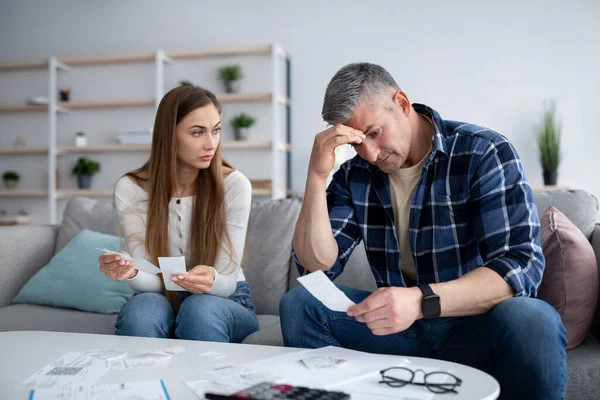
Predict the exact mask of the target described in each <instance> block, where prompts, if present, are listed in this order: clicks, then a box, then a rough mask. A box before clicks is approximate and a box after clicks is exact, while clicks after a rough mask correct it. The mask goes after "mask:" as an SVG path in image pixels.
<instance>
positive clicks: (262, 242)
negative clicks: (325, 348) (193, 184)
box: [0, 191, 600, 399]
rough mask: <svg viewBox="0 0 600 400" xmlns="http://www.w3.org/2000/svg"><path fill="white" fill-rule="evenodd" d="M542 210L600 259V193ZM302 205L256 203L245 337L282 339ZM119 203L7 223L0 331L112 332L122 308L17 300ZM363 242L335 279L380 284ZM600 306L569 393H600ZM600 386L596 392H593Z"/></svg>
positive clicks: (106, 227) (576, 357) (90, 204)
mask: <svg viewBox="0 0 600 400" xmlns="http://www.w3.org/2000/svg"><path fill="white" fill-rule="evenodd" d="M535 197H536V203H537V207H538V210H539V211H540V214H543V213H544V212H545V211H546V210H547V209H548V207H549V206H550V205H553V206H555V207H556V208H558V209H559V210H561V211H562V212H563V213H565V214H566V215H567V217H569V219H571V221H573V223H575V225H577V226H578V227H579V228H580V229H581V230H582V232H583V233H584V234H585V235H586V237H587V238H588V239H590V240H591V243H592V245H593V247H594V250H595V252H596V258H597V259H598V260H600V225H596V224H595V221H596V218H597V215H598V201H597V200H596V198H594V197H593V196H592V195H590V194H589V193H587V192H584V191H557V192H539V193H536V194H535ZM299 211H300V202H299V201H297V200H289V199H287V200H278V201H269V202H264V203H255V204H253V207H252V212H251V216H250V224H249V235H248V236H249V243H248V244H249V255H250V257H249V261H248V265H247V266H245V274H246V276H247V279H248V282H249V285H250V289H251V291H252V296H253V299H254V302H255V304H256V308H257V312H258V314H259V315H258V318H259V325H260V330H259V331H258V332H256V333H254V334H252V335H250V336H249V337H247V338H246V339H245V341H244V343H250V344H266V345H282V338H281V330H280V327H279V317H278V305H279V299H280V298H281V296H283V294H284V293H285V292H286V291H287V290H289V289H290V288H293V287H295V286H297V281H296V277H297V276H298V273H297V271H296V267H295V266H294V264H293V262H292V261H291V243H292V234H293V230H294V224H295V221H296V219H297V217H298V213H299ZM113 221H114V219H113V212H112V205H111V203H110V202H106V201H96V200H91V199H86V198H78V199H73V200H71V201H70V202H69V203H68V205H67V208H66V210H65V214H64V218H63V222H62V223H61V225H60V226H31V227H5V228H0V255H1V258H0V260H1V261H0V269H1V273H0V331H12V330H48V331H66V332H84V333H85V332H87V333H100V334H108V335H110V334H113V324H114V322H115V319H116V315H103V314H94V313H88V312H83V311H78V310H72V309H58V308H51V307H44V306H37V305H30V304H11V299H12V298H13V297H14V296H15V295H16V294H17V293H18V291H19V290H20V288H21V287H22V286H23V285H24V284H25V283H26V282H27V281H28V280H29V278H31V277H32V276H33V275H34V274H35V273H36V272H37V271H38V270H39V269H40V268H41V267H42V266H44V265H45V264H47V263H48V262H49V261H50V259H51V258H52V256H53V255H54V253H55V252H56V251H57V250H58V249H60V248H62V247H63V246H64V245H65V244H66V243H67V242H68V241H69V240H70V238H71V237H73V236H74V235H75V234H76V233H77V232H78V231H79V230H81V229H84V228H87V229H90V230H95V231H99V232H104V233H111V234H114V229H113V226H114V223H113ZM367 265H368V264H367V261H366V256H365V252H364V248H363V247H362V246H359V247H358V248H357V249H356V250H355V252H354V253H353V255H352V257H351V259H350V261H349V263H348V265H347V267H346V270H345V272H344V273H343V274H342V275H341V276H340V277H339V278H338V279H337V280H336V283H338V284H343V285H348V286H354V287H358V288H361V289H366V290H373V289H374V288H375V284H374V281H373V277H372V275H371V272H370V270H369V268H368V267H367ZM599 311H600V307H599V309H597V310H596V319H595V325H594V327H593V329H592V332H593V333H590V334H589V335H588V338H587V339H586V340H585V342H584V343H583V344H582V345H581V346H579V347H577V348H575V349H573V350H570V351H569V352H568V365H569V389H568V398H569V399H597V398H598V393H600V342H599V341H598V338H600V312H599ZM594 393H595V394H594Z"/></svg>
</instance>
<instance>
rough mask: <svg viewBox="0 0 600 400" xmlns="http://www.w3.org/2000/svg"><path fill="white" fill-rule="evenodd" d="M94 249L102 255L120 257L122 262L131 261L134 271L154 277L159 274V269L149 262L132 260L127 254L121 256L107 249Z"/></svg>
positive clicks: (140, 259) (137, 259)
mask: <svg viewBox="0 0 600 400" xmlns="http://www.w3.org/2000/svg"><path fill="white" fill-rule="evenodd" d="M94 249H96V250H100V251H102V252H104V253H109V254H118V255H119V256H121V258H122V259H123V260H126V261H131V262H132V263H133V267H134V268H135V269H137V270H140V271H143V272H146V273H148V274H152V275H156V274H160V272H161V271H160V268H158V267H157V266H156V265H154V264H152V263H151V262H150V261H148V260H144V259H143V258H133V257H131V256H128V255H127V254H122V253H119V252H117V251H112V250H108V249H100V248H98V247H94Z"/></svg>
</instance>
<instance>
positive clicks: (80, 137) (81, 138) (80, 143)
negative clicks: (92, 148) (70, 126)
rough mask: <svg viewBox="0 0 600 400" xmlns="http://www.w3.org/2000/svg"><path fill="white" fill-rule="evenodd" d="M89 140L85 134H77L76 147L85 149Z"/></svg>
mask: <svg viewBox="0 0 600 400" xmlns="http://www.w3.org/2000/svg"><path fill="white" fill-rule="evenodd" d="M87 143H88V140H87V136H85V133H83V132H77V134H75V147H85V146H87Z"/></svg>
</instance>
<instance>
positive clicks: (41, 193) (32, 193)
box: [0, 189, 48, 197]
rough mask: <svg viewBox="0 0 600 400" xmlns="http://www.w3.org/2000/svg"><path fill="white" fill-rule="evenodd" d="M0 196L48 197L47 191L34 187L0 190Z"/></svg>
mask: <svg viewBox="0 0 600 400" xmlns="http://www.w3.org/2000/svg"><path fill="white" fill-rule="evenodd" d="M0 197H48V192H47V191H45V190H36V189H13V190H0Z"/></svg>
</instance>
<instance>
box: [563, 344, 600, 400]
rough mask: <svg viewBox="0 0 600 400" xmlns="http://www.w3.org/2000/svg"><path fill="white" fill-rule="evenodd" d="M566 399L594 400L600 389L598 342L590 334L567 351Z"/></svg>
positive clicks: (599, 352)
mask: <svg viewBox="0 0 600 400" xmlns="http://www.w3.org/2000/svg"><path fill="white" fill-rule="evenodd" d="M567 367H568V369H569V385H568V387H567V399H576V400H596V399H598V392H599V391H600V343H599V342H598V340H597V339H596V338H594V337H593V336H592V335H589V336H588V337H587V338H586V339H585V341H584V342H583V343H582V344H581V345H580V346H579V347H577V348H575V349H573V350H569V351H568V352H567Z"/></svg>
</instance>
